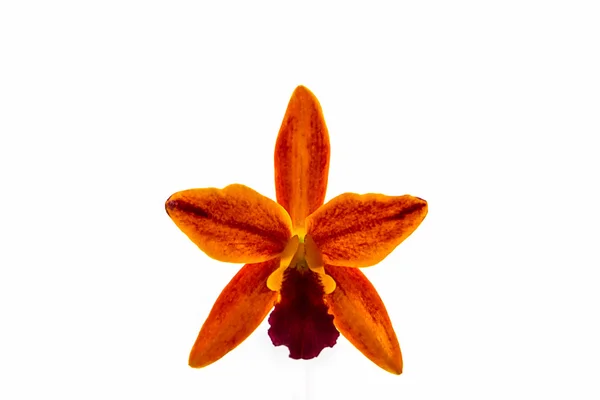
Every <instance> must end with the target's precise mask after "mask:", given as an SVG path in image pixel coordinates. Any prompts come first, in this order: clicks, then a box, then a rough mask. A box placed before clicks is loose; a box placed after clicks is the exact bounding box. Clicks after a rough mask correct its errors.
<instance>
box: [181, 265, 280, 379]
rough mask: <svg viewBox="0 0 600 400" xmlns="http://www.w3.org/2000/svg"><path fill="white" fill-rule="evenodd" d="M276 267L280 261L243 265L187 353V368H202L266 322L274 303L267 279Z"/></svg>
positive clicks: (274, 294) (274, 295)
mask: <svg viewBox="0 0 600 400" xmlns="http://www.w3.org/2000/svg"><path fill="white" fill-rule="evenodd" d="M278 267H279V258H275V259H272V260H269V261H266V262H262V263H258V264H246V265H245V266H244V267H243V268H242V269H241V270H240V271H239V272H238V273H237V274H236V275H235V276H234V277H233V279H232V280H231V281H230V282H229V284H228V285H227V286H226V287H225V289H223V291H222V292H221V294H220V295H219V298H218V299H217V301H216V302H215V305H214V306H213V308H212V310H211V311H210V314H209V315H208V318H207V319H206V321H205V322H204V325H202V329H200V334H199V335H198V339H196V343H195V344H194V347H193V348H192V352H191V353H190V359H189V364H190V366H191V367H194V368H201V367H205V366H207V365H209V364H212V363H213V362H215V361H217V360H218V359H220V358H221V357H223V356H224V355H225V354H227V353H229V352H230V351H231V350H233V349H234V348H235V347H237V346H238V345H239V344H240V343H242V342H243V341H244V340H245V339H246V338H247V337H248V336H250V334H251V333H252V332H254V330H255V329H256V328H257V327H258V325H260V323H261V322H262V321H263V320H264V319H265V317H266V316H267V314H268V313H269V311H270V310H271V309H272V308H273V304H274V303H275V300H276V299H277V293H276V292H273V291H272V290H269V288H267V283H266V282H267V278H268V277H269V275H270V274H271V273H272V272H273V271H275V270H276V269H277V268H278Z"/></svg>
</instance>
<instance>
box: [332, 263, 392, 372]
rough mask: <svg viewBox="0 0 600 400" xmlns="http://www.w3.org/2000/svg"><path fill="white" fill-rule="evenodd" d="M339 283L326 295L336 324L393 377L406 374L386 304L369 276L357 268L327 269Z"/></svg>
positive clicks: (353, 342)
mask: <svg viewBox="0 0 600 400" xmlns="http://www.w3.org/2000/svg"><path fill="white" fill-rule="evenodd" d="M325 270H326V272H327V273H328V274H329V275H331V277H332V278H333V279H334V280H335V282H336V283H337V288H336V289H335V290H334V291H333V293H331V294H328V295H325V301H326V302H327V304H328V305H329V311H330V312H331V313H332V314H333V316H334V320H333V323H334V325H335V326H336V328H337V329H338V330H339V331H340V333H341V334H342V335H344V337H345V338H346V339H348V341H349V342H350V343H352V344H353V345H354V347H356V348H357V349H358V350H359V351H360V352H361V353H363V354H364V355H365V356H366V357H367V358H368V359H369V360H371V361H373V362H374V363H375V364H377V365H378V366H379V367H381V368H383V369H385V370H386V371H388V372H391V373H392V374H396V375H400V374H401V373H402V353H401V351H400V345H399V344H398V339H397V338H396V333H395V332H394V328H393V327H392V322H391V321H390V317H389V316H388V313H387V311H386V309H385V305H384V304H383V301H381V298H380V297H379V295H378V294H377V291H376V290H375V288H374V287H373V285H372V284H371V282H369V280H368V279H367V277H366V276H365V275H364V274H363V273H362V272H361V271H360V270H359V269H356V268H344V267H336V266H332V265H326V266H325Z"/></svg>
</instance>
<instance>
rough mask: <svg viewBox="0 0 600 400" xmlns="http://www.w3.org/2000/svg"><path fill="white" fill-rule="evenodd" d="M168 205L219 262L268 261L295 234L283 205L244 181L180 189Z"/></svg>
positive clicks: (171, 213)
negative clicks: (246, 184)
mask: <svg viewBox="0 0 600 400" xmlns="http://www.w3.org/2000/svg"><path fill="white" fill-rule="evenodd" d="M166 209H167V213H168V214H169V216H170V217H171V218H172V219H173V222H175V224H176V225H177V226H178V227H179V229H181V230H182V231H183V233H185V234H186V235H187V236H188V237H189V238H190V239H191V240H192V242H194V243H195V244H196V245H197V246H198V247H200V249H201V250H202V251H204V252H205V253H206V254H207V255H208V256H209V257H212V258H214V259H216V260H219V261H226V262H235V263H256V262H261V261H266V260H269V259H271V258H273V257H275V256H277V255H278V254H279V253H281V252H282V251H283V249H284V248H285V246H286V244H287V242H288V239H289V238H290V236H291V221H290V217H289V215H288V214H287V212H286V211H285V210H284V209H283V207H281V206H280V205H279V204H277V203H275V202H274V201H273V200H271V199H269V198H267V197H264V196H262V195H261V194H259V193H258V192H256V191H254V190H252V189H250V188H249V187H246V186H244V185H230V186H227V187H226V188H224V189H215V188H209V189H190V190H184V191H182V192H177V193H175V194H174V195H172V196H171V197H169V199H168V200H167V203H166Z"/></svg>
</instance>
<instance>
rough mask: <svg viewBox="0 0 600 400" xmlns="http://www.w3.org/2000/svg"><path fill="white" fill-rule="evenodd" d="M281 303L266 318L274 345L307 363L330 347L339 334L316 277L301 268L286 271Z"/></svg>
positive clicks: (306, 267)
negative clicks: (284, 348)
mask: <svg viewBox="0 0 600 400" xmlns="http://www.w3.org/2000/svg"><path fill="white" fill-rule="evenodd" d="M280 294H281V301H280V302H279V303H277V304H276V305H275V309H274V310H273V312H272V313H271V316H270V317H269V324H270V325H271V328H270V329H269V336H270V337H271V341H272V342H273V344H274V345H275V346H281V345H284V346H287V348H288V349H289V350H290V358H294V359H304V360H308V359H311V358H315V357H317V356H318V355H319V354H320V353H321V351H322V350H323V349H324V348H325V347H333V346H334V345H335V343H336V341H337V338H338V337H339V335H340V334H339V332H338V331H337V329H336V328H335V326H334V324H333V316H332V315H331V314H329V313H328V310H327V305H326V304H325V301H324V299H323V296H324V292H323V286H322V285H321V282H320V278H319V275H318V274H317V273H315V272H313V271H312V270H310V269H309V268H308V266H306V265H304V267H299V268H296V267H295V266H293V267H290V268H288V269H287V270H286V271H285V274H284V279H283V283H282V286H281V292H280Z"/></svg>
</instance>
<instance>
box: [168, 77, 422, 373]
mask: <svg viewBox="0 0 600 400" xmlns="http://www.w3.org/2000/svg"><path fill="white" fill-rule="evenodd" d="M328 173H329V134H328V131H327V127H326V125H325V120H324V118H323V113H322V111H321V106H320V104H319V102H318V100H317V98H316V97H315V96H314V95H313V94H312V93H311V92H310V91H309V90H308V89H307V88H305V87H303V86H299V87H298V88H296V90H295V91H294V93H293V94H292V97H291V99H290V102H289V104H288V108H287V111H286V113H285V116H284V119H283V123H282V125H281V129H280V130H279V135H278V137H277V143H276V145H275V187H276V192H277V202H274V201H273V200H271V199H269V198H267V197H264V196H262V195H261V194H259V193H257V192H256V191H254V190H252V189H250V188H249V187H246V186H243V185H239V184H234V185H230V186H227V187H225V188H224V189H215V188H208V189H190V190H184V191H181V192H177V193H175V194H173V195H172V196H171V197H170V198H169V199H168V200H167V202H166V210H167V213H168V214H169V216H170V217H171V218H172V220H173V222H175V224H176V225H177V226H178V227H179V229H181V230H182V231H183V232H184V233H185V234H186V235H187V236H188V237H189V238H190V239H191V240H192V242H194V243H195V244H196V245H197V246H198V247H199V248H200V249H201V250H202V251H204V252H205V253H206V254H207V255H208V256H209V257H212V258H214V259H216V260H219V261H224V262H230V263H244V264H245V265H244V266H243V267H242V269H241V270H240V271H239V272H238V273H237V274H236V275H235V276H234V277H233V279H232V280H231V282H229V284H228V285H227V286H226V287H225V289H223V291H222V292H221V294H220V296H219V298H218V299H217V301H216V303H215V304H214V306H213V308H212V310H211V311H210V313H209V315H208V318H207V319H206V321H205V322H204V325H203V326H202V328H201V330H200V334H199V335H198V339H197V340H196V343H195V344H194V347H193V348H192V351H191V354H190V358H189V364H190V366H191V367H195V368H200V367H204V366H207V365H209V364H211V363H213V362H215V361H217V360H219V359H220V358H221V357H223V356H224V355H225V354H227V353H228V352H230V351H231V350H233V349H234V348H235V347H236V346H238V345H239V344H240V343H242V342H243V341H244V340H245V339H246V338H247V337H248V336H249V335H250V334H251V333H252V332H253V331H254V330H255V329H256V328H257V327H258V325H259V324H260V323H261V322H262V321H263V320H264V319H265V317H266V316H267V315H268V314H269V312H270V311H271V310H272V309H273V308H274V309H273V312H272V313H271V315H270V317H269V324H270V326H271V327H270V329H269V331H268V333H269V336H270V337H271V341H272V342H273V344H274V345H275V346H280V345H285V346H287V347H288V349H289V352H290V357H291V358H294V359H311V358H314V357H317V356H318V355H319V354H320V353H321V351H322V350H323V349H324V348H325V347H333V345H334V344H335V343H336V341H337V338H338V337H339V333H341V334H342V335H344V337H346V338H347V339H348V340H349V341H350V343H352V344H353V345H354V346H355V347H356V348H357V349H358V350H359V351H361V352H362V353H363V354H364V355H365V356H366V357H367V358H369V359H370V360H371V361H373V362H374V363H375V364H377V365H378V366H379V367H381V368H383V369H385V370H387V371H389V372H391V373H394V374H400V373H401V372H402V354H401V352H400V346H399V344H398V339H397V338H396V334H395V332H394V329H393V327H392V324H391V322H390V318H389V316H388V314H387V311H386V309H385V306H384V304H383V302H382V300H381V298H380V297H379V295H378V294H377V292H376V291H375V288H374V287H373V285H372V284H371V283H370V282H369V280H368V279H367V278H366V277H365V275H364V274H363V273H362V272H361V271H360V270H359V269H358V268H362V267H369V266H372V265H375V264H377V263H379V262H380V261H382V260H383V259H384V258H385V257H386V256H387V255H388V254H390V253H391V252H392V250H394V248H395V247H396V246H398V245H399V244H400V243H401V242H402V241H403V240H404V239H406V238H407V237H408V236H409V235H410V234H411V233H412V232H413V231H414V230H415V229H416V228H417V227H418V226H419V224H420V223H421V221H423V219H424V218H425V215H426V214H427V202H426V201H425V200H422V199H420V198H418V197H413V196H409V195H405V196H384V195H382V194H365V195H358V194H354V193H344V194H342V195H339V196H337V197H335V198H333V199H332V200H330V201H329V202H328V203H327V204H324V205H323V201H324V199H325V191H326V189H327V177H328Z"/></svg>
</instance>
